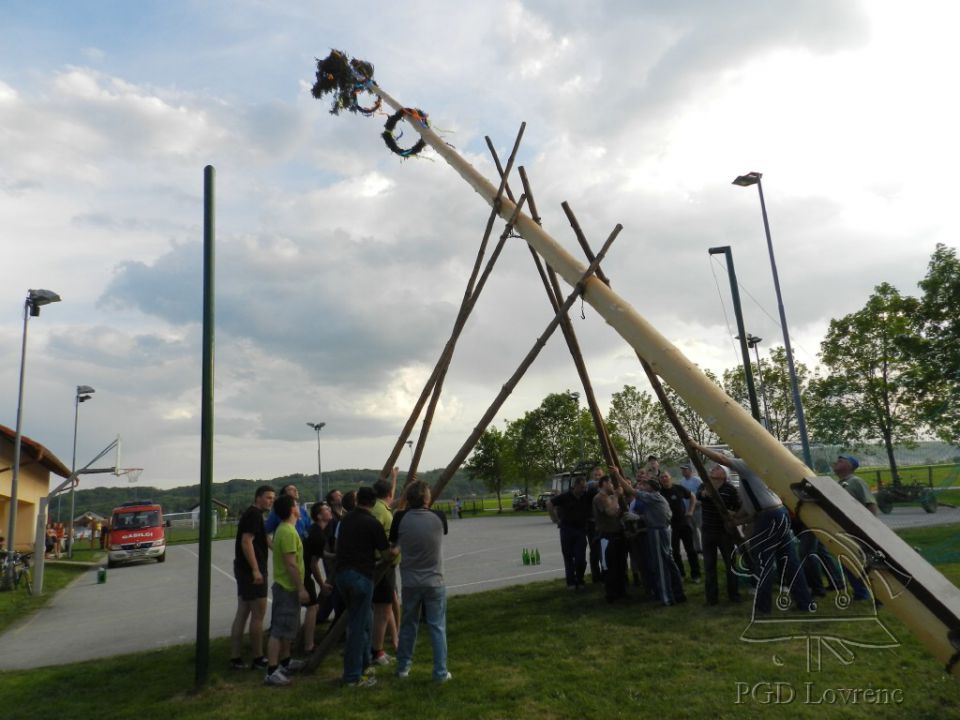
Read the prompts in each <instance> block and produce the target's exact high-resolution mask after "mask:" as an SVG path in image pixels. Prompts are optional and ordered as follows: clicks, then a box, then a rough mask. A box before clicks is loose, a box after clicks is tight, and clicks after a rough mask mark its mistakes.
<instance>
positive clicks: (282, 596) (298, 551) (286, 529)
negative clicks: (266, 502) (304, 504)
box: [263, 495, 310, 685]
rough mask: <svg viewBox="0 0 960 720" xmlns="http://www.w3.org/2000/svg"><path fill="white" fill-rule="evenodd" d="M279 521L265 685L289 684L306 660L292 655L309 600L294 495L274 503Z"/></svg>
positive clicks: (276, 536)
mask: <svg viewBox="0 0 960 720" xmlns="http://www.w3.org/2000/svg"><path fill="white" fill-rule="evenodd" d="M273 510H274V512H275V513H276V514H277V517H278V518H280V524H279V525H278V526H277V529H276V530H275V531H274V533H273V581H274V582H273V588H272V589H273V611H272V613H271V616H270V641H269V642H268V643H267V662H268V666H267V675H266V677H265V678H264V680H263V682H264V684H265V685H289V684H290V677H289V675H290V674H292V673H295V672H297V671H298V670H302V669H303V667H304V665H305V663H304V662H303V661H302V660H295V659H293V658H291V657H290V646H291V644H292V643H293V640H294V639H295V638H296V637H297V630H298V629H299V626H300V605H301V604H302V603H305V602H307V601H308V600H309V599H310V596H309V594H308V593H307V589H306V587H304V584H303V578H304V574H303V570H304V568H303V543H302V542H301V540H300V534H299V533H298V532H297V520H299V518H300V508H299V506H298V505H297V502H296V500H295V499H294V498H292V497H290V496H289V495H281V496H280V497H279V498H277V500H276V502H275V503H274V504H273Z"/></svg>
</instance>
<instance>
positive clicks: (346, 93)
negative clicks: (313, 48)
mask: <svg viewBox="0 0 960 720" xmlns="http://www.w3.org/2000/svg"><path fill="white" fill-rule="evenodd" d="M372 82H373V64H372V63H369V62H367V61H366V60H359V59H357V58H353V59H350V58H349V57H347V54H346V53H344V52H342V51H340V50H331V51H330V54H329V55H327V57H325V58H324V59H323V60H319V59H318V60H317V81H316V82H315V83H314V85H313V96H314V97H315V98H316V99H317V100H321V99H323V98H324V96H326V95H332V96H333V97H332V103H331V105H330V114H331V115H339V114H340V111H341V110H344V109H346V110H349V111H350V112H352V113H357V112H358V113H361V114H362V115H373V114H374V113H375V112H376V111H377V110H379V109H380V105H381V100H380V98H379V97H377V98H376V100H375V101H374V103H373V105H371V106H370V107H362V106H361V105H360V103H359V101H358V98H359V95H360V93H362V92H364V91H365V90H366V89H367V88H368V86H369V84H370V83H372Z"/></svg>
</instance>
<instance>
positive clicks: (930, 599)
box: [370, 83, 960, 674]
mask: <svg viewBox="0 0 960 720" xmlns="http://www.w3.org/2000/svg"><path fill="white" fill-rule="evenodd" d="M370 89H371V90H372V92H374V93H376V94H377V95H379V96H380V97H381V98H382V99H383V101H384V102H385V103H387V104H388V105H390V106H391V107H392V108H394V110H400V109H401V108H402V106H401V105H400V103H398V102H397V101H396V100H394V99H393V97H391V96H390V95H389V94H388V93H387V92H385V91H384V90H383V89H382V88H381V87H380V86H379V85H377V84H375V83H372V84H371V85H370ZM411 125H412V126H413V128H414V129H415V130H416V131H417V132H418V133H419V134H420V136H421V137H422V138H423V140H424V141H425V142H426V143H427V144H428V145H429V146H430V147H432V148H433V149H434V151H436V153H437V154H438V155H440V156H441V157H442V158H443V159H444V160H446V161H447V163H448V164H449V165H450V166H451V167H452V168H453V169H454V170H456V172H457V173H458V174H459V175H460V176H461V177H462V178H463V179H464V180H466V181H467V183H469V184H470V186H471V187H473V189H474V190H476V191H477V193H479V194H480V195H481V197H483V198H484V200H486V202H487V203H490V204H493V203H494V202H495V199H496V196H497V189H496V187H495V186H494V185H492V184H491V183H490V182H489V181H487V180H486V178H484V177H483V176H482V175H481V174H480V173H479V172H477V170H476V168H474V167H473V166H472V165H470V164H469V163H468V162H467V161H466V160H464V159H463V158H462V157H460V155H459V154H458V153H457V152H456V150H454V149H453V148H452V147H450V146H449V145H447V144H446V143H445V142H443V140H441V139H440V137H439V136H438V135H437V134H436V133H435V132H433V130H431V129H430V128H429V127H427V126H426V125H425V124H423V123H411ZM514 209H515V206H514V204H513V203H511V202H509V201H503V199H502V198H501V201H500V203H499V208H498V211H499V213H500V215H501V217H509V216H510V215H512V214H513V212H514ZM517 228H518V230H519V231H520V234H521V235H522V236H523V237H524V239H525V240H526V241H527V242H528V243H530V245H532V246H533V247H534V249H535V250H536V251H537V252H538V253H540V255H541V256H543V258H544V259H545V260H546V262H547V264H549V265H550V266H551V267H553V268H554V270H556V272H557V273H558V274H559V275H560V276H561V277H563V279H564V280H565V281H566V282H567V283H569V284H571V285H572V284H576V283H580V282H581V278H583V275H584V267H583V265H582V264H581V263H580V262H578V261H577V260H576V259H575V258H573V257H572V256H571V255H570V254H569V253H568V252H566V251H565V250H564V249H563V248H562V247H560V245H558V244H557V242H556V241H555V240H554V239H553V238H552V237H550V235H548V234H547V233H546V232H545V231H544V230H543V229H542V228H541V227H540V226H538V225H537V224H536V223H535V222H534V221H533V220H532V219H531V218H530V217H528V216H527V215H524V214H522V213H521V214H520V215H519V216H518V217H517ZM582 282H583V285H584V288H585V289H584V291H583V298H584V300H585V301H586V302H588V303H590V305H592V306H593V307H594V309H596V311H597V312H598V313H599V314H600V315H601V316H602V317H603V318H604V319H605V320H606V321H607V323H608V324H609V325H610V326H611V327H612V328H613V329H614V330H616V331H617V333H619V334H620V336H621V337H622V338H623V339H624V340H626V341H627V342H628V343H629V344H630V345H631V346H632V347H633V348H634V350H636V351H637V352H638V353H639V354H640V356H641V357H643V358H644V360H646V361H647V363H648V364H649V365H650V367H651V369H652V370H653V372H655V373H656V374H657V375H659V376H660V377H662V378H663V379H664V380H665V381H666V382H667V383H668V384H669V385H670V386H671V387H672V388H673V389H674V390H675V391H676V392H677V394H678V395H680V397H681V398H683V399H684V401H685V402H686V403H687V404H688V405H689V406H690V407H691V408H692V409H693V410H694V411H695V412H696V413H697V414H698V415H700V416H701V417H702V418H704V420H706V422H707V424H708V425H709V426H710V427H711V429H712V430H713V431H714V432H715V433H717V435H719V436H720V437H721V438H723V439H724V440H725V441H726V442H727V444H729V445H730V447H732V448H733V449H734V450H735V451H736V452H737V453H738V454H739V455H740V456H741V457H743V458H744V460H746V462H747V463H748V464H749V465H750V467H751V468H752V469H753V470H754V472H756V473H757V474H758V475H760V476H761V477H762V478H764V479H765V480H766V482H767V483H768V484H769V485H770V487H771V488H772V489H773V490H774V491H775V492H777V493H778V494H779V495H780V497H781V498H782V499H783V501H784V502H785V503H786V505H787V506H788V507H789V508H790V509H791V510H792V511H794V512H795V513H796V514H797V515H798V516H799V517H800V520H801V521H802V522H803V523H804V524H805V525H806V526H807V527H810V528H815V529H819V530H823V531H826V535H827V537H825V538H824V544H825V545H826V546H827V548H828V549H830V550H831V551H833V552H834V553H835V554H837V555H841V556H845V555H846V554H847V553H849V552H850V547H849V546H847V545H845V544H843V543H842V542H841V540H839V539H838V538H839V537H840V536H841V535H846V536H847V537H848V538H849V537H853V538H859V544H860V545H861V546H862V548H863V550H864V554H865V557H866V561H867V563H866V567H867V569H868V572H869V575H870V577H871V579H872V580H874V581H875V582H874V583H873V585H874V588H875V589H877V588H879V589H880V592H879V593H877V596H878V599H880V600H882V601H883V603H884V606H885V607H886V608H887V609H889V610H890V611H891V612H893V613H894V614H895V615H897V617H898V618H899V619H900V620H901V621H902V622H903V623H904V624H905V625H906V626H907V627H909V628H910V629H911V630H912V631H913V633H914V634H915V635H916V636H917V638H918V639H919V640H920V641H921V642H922V643H923V644H924V645H925V646H926V647H927V649H928V650H929V651H930V653H931V654H932V655H933V656H934V657H935V658H936V659H937V660H938V661H939V662H941V663H942V664H943V666H944V667H945V668H946V671H947V672H949V673H951V674H958V673H960V590H958V588H957V587H956V586H954V585H953V584H952V583H951V582H950V581H949V580H947V579H946V578H945V577H944V576H943V575H942V574H941V573H939V572H938V571H937V570H936V569H935V568H934V567H933V566H931V565H930V564H929V563H928V562H927V561H926V560H924V559H923V558H922V557H920V555H919V554H917V553H916V551H914V550H913V548H911V547H910V546H909V545H907V543H905V542H904V541H903V540H902V539H901V538H900V537H898V536H897V535H896V534H895V533H894V532H893V531H892V530H890V529H889V528H888V527H887V526H886V525H884V524H883V522H882V521H880V520H879V519H878V518H875V517H874V516H873V514H872V513H870V512H869V511H868V510H867V509H866V508H864V507H863V506H862V505H860V504H859V503H858V502H857V501H856V500H854V499H853V498H852V497H850V495H849V494H848V493H847V491H846V490H844V489H843V488H842V487H840V486H839V485H838V484H837V483H836V482H834V481H833V480H832V479H831V478H826V477H817V476H816V474H815V473H814V472H813V471H812V470H810V468H808V467H806V466H805V465H804V464H803V463H802V462H801V461H800V460H798V459H797V458H796V457H794V456H793V455H792V454H791V453H790V452H789V451H788V450H786V448H784V447H783V446H781V445H780V443H779V442H777V440H776V439H775V438H773V437H772V436H771V435H769V434H768V433H767V432H766V430H764V429H763V428H762V427H760V426H759V425H758V424H757V423H756V421H755V420H754V419H753V418H752V417H750V415H749V413H747V412H746V411H745V410H744V409H743V408H742V407H741V406H740V404H739V403H737V402H736V401H734V400H733V399H731V398H730V397H729V396H727V395H726V394H725V393H724V392H723V391H722V390H721V389H720V388H719V387H717V386H716V385H714V384H713V383H712V382H711V381H710V380H709V379H708V378H707V377H706V376H705V375H704V374H703V372H702V371H700V369H699V368H697V367H696V366H695V365H694V364H693V363H692V362H690V361H689V360H688V359H687V358H685V357H684V356H683V354H682V353H681V352H680V351H679V350H678V349H677V348H676V347H674V346H673V344H672V343H671V342H670V341H669V340H667V339H666V338H665V337H664V336H663V335H661V334H660V333H659V332H658V331H657V330H656V329H655V328H654V327H653V326H652V325H650V323H649V322H647V321H646V320H645V319H644V318H643V317H641V316H640V315H639V313H637V312H636V311H635V310H634V309H633V308H632V307H631V306H630V305H629V303H627V302H626V301H625V300H624V299H623V298H621V297H620V296H619V295H617V294H616V293H615V292H613V290H611V289H610V288H608V287H607V286H606V285H604V284H603V283H602V282H601V281H600V280H598V279H596V278H594V277H587V278H586V279H585V280H582ZM867 539H869V540H867ZM905 578H910V579H909V580H906V579H905Z"/></svg>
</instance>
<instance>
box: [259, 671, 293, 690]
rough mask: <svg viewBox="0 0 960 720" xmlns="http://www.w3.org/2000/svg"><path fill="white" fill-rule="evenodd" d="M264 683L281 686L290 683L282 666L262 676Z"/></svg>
mask: <svg viewBox="0 0 960 720" xmlns="http://www.w3.org/2000/svg"><path fill="white" fill-rule="evenodd" d="M263 684H264V685H272V686H274V687H283V686H285V685H289V684H290V678H288V677H287V676H286V675H285V674H284V672H283V669H282V668H279V667H278V668H277V669H276V670H274V671H273V672H272V673H270V674H269V675H267V676H266V677H265V678H263Z"/></svg>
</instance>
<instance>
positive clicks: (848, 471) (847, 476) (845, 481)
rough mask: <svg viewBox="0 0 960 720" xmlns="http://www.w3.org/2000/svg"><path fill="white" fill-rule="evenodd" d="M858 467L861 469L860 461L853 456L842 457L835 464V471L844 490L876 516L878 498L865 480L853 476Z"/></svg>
mask: <svg viewBox="0 0 960 720" xmlns="http://www.w3.org/2000/svg"><path fill="white" fill-rule="evenodd" d="M858 467H860V461H859V460H857V459H856V458H855V457H854V456H853V455H840V456H838V457H837V461H836V462H835V463H834V464H833V471H834V472H835V473H836V474H837V477H838V478H840V485H841V486H842V487H843V489H844V490H846V491H847V492H848V493H850V495H851V496H853V497H854V498H856V500H857V501H858V502H859V503H860V504H861V505H863V506H864V507H865V508H866V509H867V510H869V511H870V512H872V513H873V514H874V515H876V514H877V500H876V498H874V497H873V493H872V492H870V488H869V487H867V483H865V482H864V481H863V478H859V477H857V476H856V475H854V474H853V473H854V472H855V471H856V469H857V468H858Z"/></svg>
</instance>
